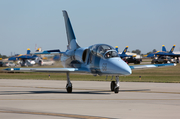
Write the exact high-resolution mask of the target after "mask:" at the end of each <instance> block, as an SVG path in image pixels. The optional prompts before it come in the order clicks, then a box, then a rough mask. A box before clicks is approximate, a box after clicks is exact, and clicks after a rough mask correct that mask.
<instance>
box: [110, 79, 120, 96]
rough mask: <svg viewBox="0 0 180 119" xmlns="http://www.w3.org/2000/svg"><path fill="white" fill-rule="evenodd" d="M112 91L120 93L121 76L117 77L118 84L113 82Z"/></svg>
mask: <svg viewBox="0 0 180 119" xmlns="http://www.w3.org/2000/svg"><path fill="white" fill-rule="evenodd" d="M111 91H114V93H118V92H119V76H116V82H115V81H111Z"/></svg>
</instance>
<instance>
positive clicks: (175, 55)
mask: <svg viewBox="0 0 180 119" xmlns="http://www.w3.org/2000/svg"><path fill="white" fill-rule="evenodd" d="M175 46H176V45H173V47H172V48H171V50H170V51H169V52H167V51H166V49H165V46H164V45H163V47H162V50H163V51H162V52H155V53H151V54H149V55H148V56H147V57H156V56H170V57H173V58H175V57H176V58H177V63H179V57H180V54H174V53H173V51H174V48H175Z"/></svg>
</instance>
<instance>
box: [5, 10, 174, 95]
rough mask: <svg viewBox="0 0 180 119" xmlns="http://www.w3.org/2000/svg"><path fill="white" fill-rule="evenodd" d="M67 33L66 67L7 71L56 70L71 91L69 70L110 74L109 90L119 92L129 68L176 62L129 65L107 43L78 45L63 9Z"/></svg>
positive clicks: (128, 73) (63, 59)
mask: <svg viewBox="0 0 180 119" xmlns="http://www.w3.org/2000/svg"><path fill="white" fill-rule="evenodd" d="M63 16H64V20H65V27H66V34H67V41H68V45H67V50H66V51H65V52H60V53H61V54H62V56H61V62H62V64H63V66H64V67H66V68H7V69H4V70H7V71H18V72H20V71H22V72H24V71H26V72H27V71H29V72H58V73H60V72H61V73H62V72H63V73H66V74H67V85H66V90H67V92H68V93H71V92H72V83H71V81H70V78H69V73H71V72H76V73H80V72H84V73H91V74H93V75H106V76H108V75H110V76H115V77H116V82H115V81H112V82H111V91H114V92H115V93H118V92H119V76H122V75H130V74H131V73H132V71H131V69H144V68H155V67H161V66H175V65H176V64H152V65H135V66H129V65H128V64H127V63H125V62H124V61H123V60H122V59H121V58H120V57H119V56H118V53H117V51H116V50H115V49H114V48H113V47H112V46H110V45H107V44H95V45H92V46H89V47H80V46H79V45H78V43H77V40H76V37H75V35H74V31H73V29H72V26H71V23H70V19H69V17H68V14H67V12H66V11H63Z"/></svg>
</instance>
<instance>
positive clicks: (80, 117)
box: [0, 110, 110, 119]
mask: <svg viewBox="0 0 180 119" xmlns="http://www.w3.org/2000/svg"><path fill="white" fill-rule="evenodd" d="M0 113H16V114H34V115H47V116H59V117H69V118H78V119H110V118H106V117H96V116H85V115H75V114H61V113H45V112H29V111H5V110H0Z"/></svg>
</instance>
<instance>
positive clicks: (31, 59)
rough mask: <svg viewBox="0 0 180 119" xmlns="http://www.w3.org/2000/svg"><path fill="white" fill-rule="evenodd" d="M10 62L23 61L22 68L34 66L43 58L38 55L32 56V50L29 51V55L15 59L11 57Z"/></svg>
mask: <svg viewBox="0 0 180 119" xmlns="http://www.w3.org/2000/svg"><path fill="white" fill-rule="evenodd" d="M8 60H13V61H17V60H20V61H21V63H20V64H21V66H32V65H34V64H35V63H38V62H39V61H40V60H41V58H40V57H38V56H37V55H32V54H31V51H30V49H29V48H28V49H27V53H26V54H20V55H19V54H17V55H15V56H13V57H10V58H9V59H8Z"/></svg>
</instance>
